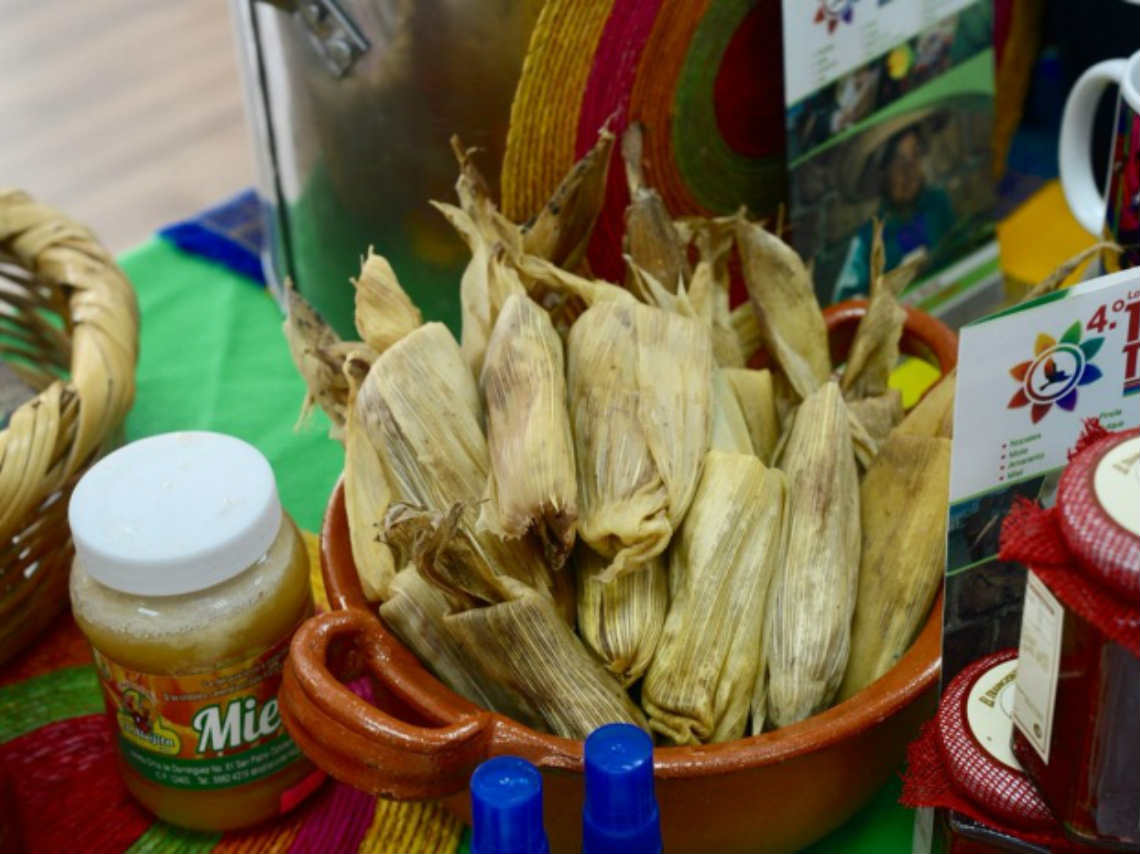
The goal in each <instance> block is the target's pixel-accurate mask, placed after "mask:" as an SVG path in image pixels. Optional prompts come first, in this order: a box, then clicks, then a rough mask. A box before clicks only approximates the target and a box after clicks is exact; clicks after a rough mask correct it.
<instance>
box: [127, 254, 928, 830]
mask: <svg viewBox="0 0 1140 854" xmlns="http://www.w3.org/2000/svg"><path fill="white" fill-rule="evenodd" d="M120 262H121V264H122V266H123V268H124V269H125V270H126V272H127V274H128V275H129V276H130V278H131V281H132V282H134V284H135V288H136V289H137V291H138V297H139V304H140V307H141V309H142V351H141V353H142V355H141V358H140V361H139V367H138V394H137V397H136V400H135V406H134V409H133V410H132V412H131V414H130V416H129V417H128V419H127V437H128V439H138V438H141V437H143V436H149V435H153V434H155V433H163V432H167V431H170V430H195V429H198V430H217V431H220V432H224V433H229V434H232V435H234V436H238V437H240V438H242V439H245V440H246V441H248V442H250V443H252V444H253V445H256V446H257V447H258V448H260V449H261V451H262V452H263V453H264V454H265V455H266V456H267V457H268V458H269V460H270V462H271V463H272V464H273V469H274V471H275V472H276V475H277V483H278V487H279V489H280V492H281V499H282V503H283V504H284V506H285V508H286V509H287V510H288V511H289V513H290V514H291V515H292V516H293V518H294V519H295V520H296V521H297V523H298V524H299V525H301V526H302V527H304V528H307V529H308V530H316V529H317V527H318V526H319V525H320V520H321V513H322V511H323V509H324V504H325V501H326V500H327V498H328V495H329V492H330V491H331V490H332V487H333V484H334V483H335V482H336V478H337V476H338V474H339V472H340V469H341V466H342V464H343V461H344V455H343V452H342V450H341V448H340V446H339V445H338V444H337V443H336V442H334V441H332V440H330V439H329V438H328V420H327V419H326V418H325V417H324V415H323V414H322V413H319V412H318V413H317V414H315V415H314V416H313V418H312V419H311V420H310V421H309V422H308V423H307V424H305V425H303V426H302V427H301V428H300V429H294V425H295V424H296V421H297V412H298V409H299V406H300V403H301V398H302V396H303V395H304V384H303V383H302V382H301V379H300V377H299V376H298V375H297V372H296V370H295V369H294V368H293V363H292V361H291V360H290V358H289V352H288V349H287V347H286V345H285V339H284V338H283V336H282V335H281V314H280V312H279V310H278V308H277V306H276V304H275V303H274V302H273V300H272V299H271V298H270V296H269V295H268V294H267V292H266V291H265V290H264V289H262V288H260V287H258V286H256V285H254V284H253V283H252V282H250V281H249V280H247V279H244V278H242V277H240V276H238V275H236V274H234V273H231V272H229V271H228V270H226V269H225V268H223V267H221V266H219V265H217V264H214V263H212V262H209V261H205V260H203V259H201V258H198V257H195V256H191V255H187V254H184V253H182V252H180V251H179V250H177V249H174V248H172V247H171V246H169V245H167V244H166V243H164V242H162V241H160V240H157V239H156V240H152V241H150V242H148V243H146V244H144V245H142V246H140V247H138V248H137V249H135V250H133V251H131V252H128V253H126V254H125V255H124V256H122V258H120ZM346 286H347V284H346ZM898 795H899V781H898V779H897V778H895V779H893V780H891V781H890V782H889V783H888V784H887V785H886V786H884V787H883V789H882V790H881V791H880V792H879V793H878V794H877V795H876V797H875V798H874V800H873V801H872V802H871V804H870V805H869V806H868V807H867V808H866V809H865V810H863V811H862V812H861V813H859V814H858V815H856V816H855V817H854V818H853V819H852V820H851V821H849V822H848V823H847V824H846V825H845V826H844V827H842V828H840V829H839V830H838V831H836V832H835V833H833V834H831V835H830V836H828V837H827V838H826V839H824V840H822V841H821V842H819V843H817V844H816V845H814V846H812V847H811V848H810V849H808V850H810V851H819V852H823V851H842V852H906V851H910V850H911V823H912V812H911V811H910V810H908V809H905V808H903V807H901V806H899V805H898Z"/></svg>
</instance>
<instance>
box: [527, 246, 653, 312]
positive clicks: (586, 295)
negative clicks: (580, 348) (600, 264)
mask: <svg viewBox="0 0 1140 854" xmlns="http://www.w3.org/2000/svg"><path fill="white" fill-rule="evenodd" d="M511 261H512V263H513V264H514V265H515V268H516V269H517V270H518V273H519V275H520V276H521V278H522V282H523V285H524V286H525V288H526V290H527V292H528V293H529V294H530V295H531V297H532V298H533V299H534V300H535V301H536V302H540V303H542V304H543V305H544V307H547V308H549V306H547V305H546V304H545V302H544V300H543V299H542V298H543V296H544V295H547V294H554V295H557V296H559V297H561V298H563V299H567V298H576V299H578V300H581V302H582V303H584V304H585V306H586V307H587V308H588V307H590V306H593V305H598V304H599V303H603V302H624V303H628V304H631V305H632V304H635V303H636V302H637V298H636V297H635V296H634V295H633V294H631V293H630V292H629V291H627V290H626V289H625V288H619V287H618V286H617V285H613V284H610V283H609V282H604V281H601V280H600V279H587V278H585V277H584V276H579V275H576V274H574V273H571V272H569V271H567V270H563V269H562V268H561V267H558V266H556V265H554V264H552V263H551V262H549V261H547V260H546V259H545V258H539V257H538V256H537V255H525V254H524V255H517V256H513V257H512V258H511Z"/></svg>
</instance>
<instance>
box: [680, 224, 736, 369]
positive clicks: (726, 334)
mask: <svg viewBox="0 0 1140 854" xmlns="http://www.w3.org/2000/svg"><path fill="white" fill-rule="evenodd" d="M734 221H735V218H722V219H715V220H707V221H702V222H703V224H702V225H699V226H695V227H694V228H693V232H694V236H695V240H696V246H697V253H698V260H697V266H696V267H695V268H694V269H693V274H692V276H691V277H690V279H689V299H690V301H691V302H692V304H693V306H694V307H695V308H696V311H697V314H698V315H699V316H700V317H703V318H705V319H706V321H707V322H708V324H709V326H710V327H711V329H712V339H713V357H714V358H715V359H716V363H717V364H718V365H721V366H722V367H728V368H742V367H744V365H745V364H746V363H747V362H748V357H749V356H750V355H751V351H748V350H745V349H743V348H742V346H741V341H740V339H739V337H738V336H737V334H736V330H735V329H734V328H733V324H732V312H731V310H730V309H729V307H728V297H729V293H728V292H729V286H730V284H731V279H730V276H729V272H728V260H727V259H728V253H729V252H730V251H731V250H732V241H733V236H732V223H733V222H734Z"/></svg>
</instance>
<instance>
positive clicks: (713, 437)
mask: <svg viewBox="0 0 1140 854" xmlns="http://www.w3.org/2000/svg"><path fill="white" fill-rule="evenodd" d="M712 408H713V420H712V433H711V434H710V436H709V448H710V450H716V451H725V452H727V453H732V454H751V453H753V452H754V451H753V447H752V434H751V432H750V431H749V429H748V422H747V421H746V420H745V418H744V412H743V409H742V407H741V405H740V399H739V398H738V397H737V396H736V390H735V389H734V388H733V387H732V383H731V382H730V381H729V378H728V372H727V371H726V370H725V369H724V368H713V388H712Z"/></svg>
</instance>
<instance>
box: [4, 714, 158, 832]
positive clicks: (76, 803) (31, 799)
mask: <svg viewBox="0 0 1140 854" xmlns="http://www.w3.org/2000/svg"><path fill="white" fill-rule="evenodd" d="M0 762H3V763H4V765H5V767H6V769H7V772H8V775H9V777H10V778H11V781H12V788H13V789H14V790H15V800H16V809H17V811H18V814H19V820H20V829H21V832H22V834H23V839H24V850H25V851H29V852H39V851H42V852H56V851H61V852H99V851H125V850H126V849H127V848H128V847H129V846H130V845H131V843H133V842H134V841H135V840H136V839H138V838H139V836H141V835H142V833H143V831H144V830H146V829H147V828H148V827H150V825H151V823H152V822H153V819H152V818H151V817H150V816H149V815H148V814H147V813H145V812H143V810H142V808H141V807H138V806H136V805H135V802H134V801H133V800H132V799H131V797H130V795H129V794H127V789H126V786H125V785H123V780H122V778H121V777H120V776H119V771H118V768H117V767H116V762H115V750H114V747H113V745H112V735H111V728H110V726H109V724H108V722H107V719H106V717H104V716H103V715H86V716H84V717H79V718H68V719H67V720H62V721H57V722H56V723H53V724H48V725H47V726H43V727H40V728H39V729H37V730H33V731H32V732H29V733H25V734H24V735H22V736H20V737H19V738H14V739H12V740H11V741H9V742H6V743H5V744H4V745H3V746H0ZM85 804H98V810H97V811H95V812H94V813H93V812H92V811H90V810H87V809H83V808H81V806H80V805H85ZM93 815H97V820H95V821H93V820H92V816H93Z"/></svg>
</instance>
